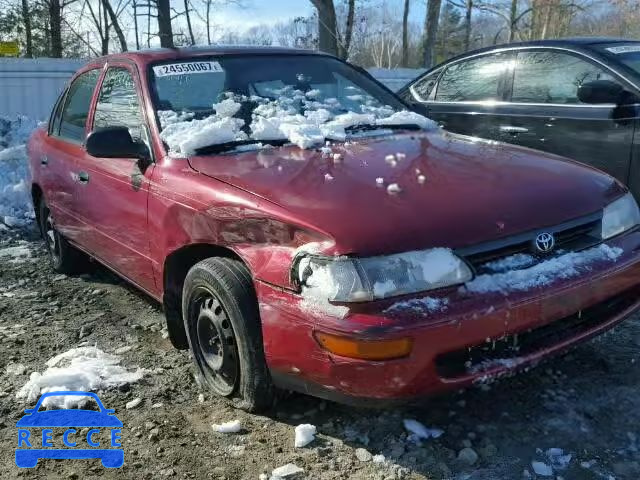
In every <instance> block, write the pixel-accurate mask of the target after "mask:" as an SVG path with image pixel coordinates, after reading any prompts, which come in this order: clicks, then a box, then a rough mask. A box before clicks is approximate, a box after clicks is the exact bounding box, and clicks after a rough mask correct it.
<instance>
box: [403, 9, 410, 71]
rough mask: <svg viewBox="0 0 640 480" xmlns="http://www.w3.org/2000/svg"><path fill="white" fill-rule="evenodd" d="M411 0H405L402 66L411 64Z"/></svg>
mask: <svg viewBox="0 0 640 480" xmlns="http://www.w3.org/2000/svg"><path fill="white" fill-rule="evenodd" d="M410 4H411V0H404V13H403V15H402V66H403V67H405V68H406V67H408V66H409V7H410Z"/></svg>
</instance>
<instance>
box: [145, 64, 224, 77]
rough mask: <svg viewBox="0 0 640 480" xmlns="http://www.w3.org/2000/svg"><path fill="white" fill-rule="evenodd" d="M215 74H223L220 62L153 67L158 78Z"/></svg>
mask: <svg viewBox="0 0 640 480" xmlns="http://www.w3.org/2000/svg"><path fill="white" fill-rule="evenodd" d="M213 72H223V70H222V67H221V66H220V64H219V63H218V62H182V63H170V64H167V65H156V66H155V67H153V73H155V74H156V77H169V76H171V75H184V74H193V73H213Z"/></svg>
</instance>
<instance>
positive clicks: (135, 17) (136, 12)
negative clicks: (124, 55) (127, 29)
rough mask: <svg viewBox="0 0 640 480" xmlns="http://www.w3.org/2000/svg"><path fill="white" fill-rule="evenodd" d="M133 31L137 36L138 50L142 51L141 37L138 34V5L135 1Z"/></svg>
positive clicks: (134, 0)
mask: <svg viewBox="0 0 640 480" xmlns="http://www.w3.org/2000/svg"><path fill="white" fill-rule="evenodd" d="M133 31H134V33H135V35H136V50H140V37H139V33H138V4H137V3H136V0H133Z"/></svg>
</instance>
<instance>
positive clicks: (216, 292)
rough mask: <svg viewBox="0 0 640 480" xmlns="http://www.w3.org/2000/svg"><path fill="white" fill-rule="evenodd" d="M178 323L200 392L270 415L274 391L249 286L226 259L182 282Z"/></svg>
mask: <svg viewBox="0 0 640 480" xmlns="http://www.w3.org/2000/svg"><path fill="white" fill-rule="evenodd" d="M182 317H183V319H184V325H185V331H186V333H187V339H188V341H189V348H190V349H191V352H192V354H193V361H194V363H195V366H196V371H197V373H198V377H199V379H200V381H201V383H202V385H203V386H205V387H207V388H209V389H210V390H211V391H213V392H214V393H216V394H217V395H219V396H222V397H227V398H230V399H233V404H234V406H235V407H237V408H241V409H243V410H247V411H250V412H258V411H264V410H267V409H269V408H270V407H271V406H272V405H273V401H274V387H273V384H272V382H271V376H270V375H269V370H268V368H267V363H266V360H265V356H264V348H263V344H262V327H261V323H260V314H259V311H258V302H257V299H256V294H255V290H254V288H253V281H252V279H251V275H250V273H249V271H248V270H247V268H246V267H245V266H244V265H243V264H242V263H241V262H239V261H237V260H232V259H228V258H208V259H206V260H203V261H201V262H199V263H197V264H196V265H194V266H193V267H192V268H191V270H189V273H188V274H187V277H186V279H185V282H184V287H183V293H182Z"/></svg>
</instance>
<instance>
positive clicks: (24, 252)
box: [0, 242, 32, 263]
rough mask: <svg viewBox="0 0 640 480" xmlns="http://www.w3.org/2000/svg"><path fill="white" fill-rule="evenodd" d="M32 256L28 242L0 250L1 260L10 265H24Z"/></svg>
mask: <svg viewBox="0 0 640 480" xmlns="http://www.w3.org/2000/svg"><path fill="white" fill-rule="evenodd" d="M31 255H32V252H31V249H30V248H29V244H28V243H27V242H20V244H19V245H17V246H14V247H5V248H0V260H2V261H3V262H7V261H8V262H9V263H23V262H25V261H26V260H28V259H30V258H31Z"/></svg>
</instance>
